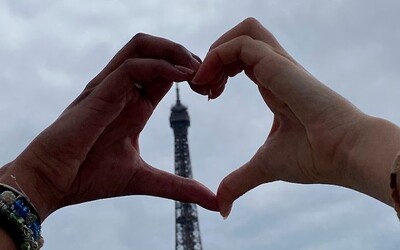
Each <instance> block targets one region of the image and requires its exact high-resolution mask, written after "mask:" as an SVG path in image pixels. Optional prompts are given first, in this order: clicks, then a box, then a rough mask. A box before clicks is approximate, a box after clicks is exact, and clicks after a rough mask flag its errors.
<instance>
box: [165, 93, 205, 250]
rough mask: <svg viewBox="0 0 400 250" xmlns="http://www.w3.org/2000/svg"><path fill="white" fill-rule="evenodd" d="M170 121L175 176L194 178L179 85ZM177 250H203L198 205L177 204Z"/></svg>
mask: <svg viewBox="0 0 400 250" xmlns="http://www.w3.org/2000/svg"><path fill="white" fill-rule="evenodd" d="M169 121H170V125H171V128H172V129H173V130H174V136H175V174H176V175H180V176H183V177H186V178H192V166H191V164H190V155H189V144H188V139H187V135H188V127H189V126H190V118H189V114H188V112H187V108H186V107H185V106H183V105H182V103H181V100H180V97H179V88H178V85H176V104H175V105H174V106H172V108H171V116H170V118H169ZM175 249H176V250H202V249H203V247H202V245H201V237H200V227H199V221H198V216H197V207H196V204H192V203H185V202H179V201H176V202H175Z"/></svg>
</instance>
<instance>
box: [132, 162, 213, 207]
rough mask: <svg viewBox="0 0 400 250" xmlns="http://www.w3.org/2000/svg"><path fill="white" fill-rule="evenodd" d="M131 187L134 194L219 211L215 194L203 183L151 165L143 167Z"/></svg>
mask: <svg viewBox="0 0 400 250" xmlns="http://www.w3.org/2000/svg"><path fill="white" fill-rule="evenodd" d="M129 188H130V189H131V190H132V193H133V194H143V195H151V196H157V197H163V198H167V199H173V200H177V201H181V202H188V203H196V204H198V205H200V206H202V207H204V208H206V209H209V210H213V211H219V209H218V205H217V202H216V196H215V194H214V193H213V192H212V191H211V190H209V189H208V188H206V187H205V186H204V185H202V184H201V183H199V182H197V181H195V180H193V179H189V178H183V177H180V176H177V175H174V174H171V173H168V172H165V171H162V170H159V169H157V168H154V167H151V166H147V167H144V168H142V169H141V170H140V171H139V172H138V173H137V175H136V177H135V179H134V180H132V182H131V183H130V187H129Z"/></svg>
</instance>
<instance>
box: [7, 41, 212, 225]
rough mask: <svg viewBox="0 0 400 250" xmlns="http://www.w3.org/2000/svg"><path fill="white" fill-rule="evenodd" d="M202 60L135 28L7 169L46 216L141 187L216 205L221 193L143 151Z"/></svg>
mask: <svg viewBox="0 0 400 250" xmlns="http://www.w3.org/2000/svg"><path fill="white" fill-rule="evenodd" d="M199 61H200V59H198V57H197V56H195V55H193V54H192V53H190V52H189V51H188V50H186V49H185V48H184V47H183V46H181V45H178V44H176V43H173V42H171V41H168V40H166V39H162V38H158V37H153V36H149V35H145V34H138V35H136V36H135V37H134V38H133V39H132V40H131V41H130V42H129V43H128V44H127V45H126V46H125V47H124V48H123V49H122V50H121V51H120V52H118V54H117V55H116V56H115V57H114V58H113V59H112V60H111V62H110V63H109V64H108V65H107V66H106V67H105V69H104V70H103V71H101V72H100V74H99V75H97V76H96V77H95V78H94V79H93V80H92V81H91V82H90V83H89V84H88V85H87V86H86V88H85V90H84V91H83V93H82V94H81V95H80V96H79V97H78V98H77V99H76V100H75V101H74V102H73V103H72V104H71V105H70V106H69V107H68V108H67V109H66V110H65V111H64V112H63V113H62V114H61V116H60V117H59V118H58V119H57V120H56V121H55V122H54V123H53V124H52V125H51V126H50V127H48V128H47V129H46V130H45V131H43V132H42V133H41V134H40V135H39V136H38V137H37V138H36V139H35V140H34V141H33V142H32V143H31V144H30V145H29V146H28V147H27V149H26V150H25V151H24V152H23V153H22V154H21V155H20V156H18V158H17V159H16V160H15V161H13V162H11V163H9V164H8V165H7V166H6V167H5V168H3V169H2V172H1V176H2V179H1V181H2V182H3V183H4V182H5V183H8V184H10V185H15V183H14V182H13V181H12V180H11V179H10V176H11V175H14V176H16V177H17V181H18V183H19V184H20V186H21V188H22V189H23V190H24V191H25V192H26V193H27V195H28V197H30V198H31V200H32V201H33V203H34V205H36V206H37V208H38V210H39V213H40V214H41V217H42V219H44V218H45V217H47V216H48V215H49V214H50V213H51V212H53V211H54V210H56V209H58V208H60V207H63V206H67V205H71V204H76V203H80V202H85V201H90V200H95V199H101V198H107V197H115V196H122V195H132V194H142V195H153V196H160V197H165V198H170V199H176V200H180V201H184V202H194V203H198V204H199V205H201V206H203V207H205V208H208V209H211V210H217V204H216V198H215V195H214V194H213V193H212V192H211V191H210V190H208V189H207V188H205V187H204V186H203V185H201V184H199V183H198V182H196V181H195V180H191V179H185V178H182V177H178V176H175V175H173V174H170V173H167V172H164V171H161V170H159V169H156V168H154V167H152V166H150V165H149V164H147V163H146V162H145V161H144V160H143V159H142V158H141V157H140V150H139V141H138V139H139V134H140V132H141V131H142V129H143V128H144V126H145V125H146V122H147V121H148V119H149V118H150V116H151V114H152V112H153V111H154V109H155V108H156V106H157V104H158V103H159V101H160V100H161V99H162V97H163V96H164V95H165V94H166V93H167V92H168V90H169V89H170V87H171V85H172V82H173V81H188V80H191V79H192V78H193V76H194V72H195V71H196V70H197V69H198V67H199V65H200V62H199Z"/></svg>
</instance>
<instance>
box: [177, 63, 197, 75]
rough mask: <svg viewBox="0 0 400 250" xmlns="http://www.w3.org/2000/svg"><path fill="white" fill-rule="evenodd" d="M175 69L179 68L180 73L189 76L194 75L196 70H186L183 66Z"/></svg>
mask: <svg viewBox="0 0 400 250" xmlns="http://www.w3.org/2000/svg"><path fill="white" fill-rule="evenodd" d="M175 68H177V69H178V70H179V71H180V72H182V73H185V74H189V75H192V74H194V70H193V69H189V68H186V67H184V66H181V65H175Z"/></svg>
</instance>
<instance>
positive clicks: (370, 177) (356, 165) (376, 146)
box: [343, 116, 400, 206]
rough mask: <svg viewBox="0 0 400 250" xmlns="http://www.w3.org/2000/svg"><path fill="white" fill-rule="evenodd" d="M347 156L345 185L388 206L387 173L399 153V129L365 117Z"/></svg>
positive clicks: (390, 203) (373, 118) (388, 180)
mask: <svg viewBox="0 0 400 250" xmlns="http://www.w3.org/2000/svg"><path fill="white" fill-rule="evenodd" d="M356 138H357V139H356V141H355V143H354V146H353V148H352V149H351V150H350V153H349V161H348V164H349V165H348V166H347V169H348V172H347V175H348V176H347V177H348V178H345V179H346V183H345V184H344V185H343V186H347V187H349V188H352V189H354V190H357V191H360V192H362V193H364V194H367V195H369V196H372V197H374V198H376V199H378V200H380V201H382V202H384V203H386V204H388V205H390V206H392V199H391V190H390V186H389V183H390V172H391V167H392V165H393V161H394V159H395V157H396V155H397V153H398V152H399V150H400V128H399V127H397V126H396V125H395V124H393V123H391V122H389V121H387V120H384V119H380V118H375V117H370V116H365V119H364V121H363V123H362V125H361V126H360V129H358V132H357V135H356Z"/></svg>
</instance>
